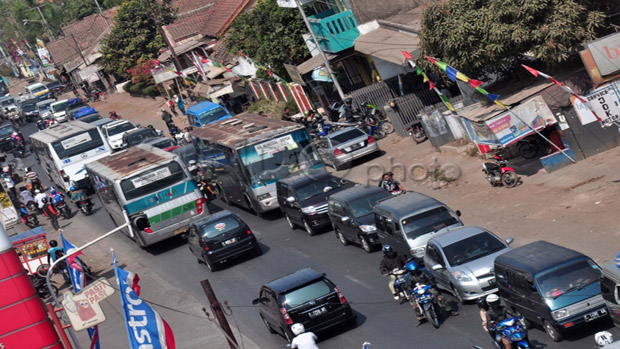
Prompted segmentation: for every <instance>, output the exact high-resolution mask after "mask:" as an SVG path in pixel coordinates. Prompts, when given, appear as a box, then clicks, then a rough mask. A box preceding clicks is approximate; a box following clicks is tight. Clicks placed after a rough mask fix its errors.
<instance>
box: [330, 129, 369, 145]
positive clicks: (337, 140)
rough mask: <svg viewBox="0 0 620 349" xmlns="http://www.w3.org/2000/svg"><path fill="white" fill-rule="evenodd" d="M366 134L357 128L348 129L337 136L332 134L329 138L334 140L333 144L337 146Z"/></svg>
mask: <svg viewBox="0 0 620 349" xmlns="http://www.w3.org/2000/svg"><path fill="white" fill-rule="evenodd" d="M365 135H366V134H365V133H364V132H362V131H361V130H358V129H356V128H354V129H351V130H348V131H346V132H343V133H339V134H337V135H335V136H331V137H329V139H330V140H331V142H332V146H334V147H335V146H337V145H339V144H342V143H346V142H348V141H350V140H352V139H355V138H358V137H362V136H365Z"/></svg>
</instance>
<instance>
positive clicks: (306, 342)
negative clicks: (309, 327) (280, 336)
mask: <svg viewBox="0 0 620 349" xmlns="http://www.w3.org/2000/svg"><path fill="white" fill-rule="evenodd" d="M291 331H293V334H294V335H295V338H293V340H292V341H291V348H297V349H319V347H318V346H317V345H316V335H315V334H314V333H312V332H306V329H305V328H304V325H303V324H293V325H292V326H291Z"/></svg>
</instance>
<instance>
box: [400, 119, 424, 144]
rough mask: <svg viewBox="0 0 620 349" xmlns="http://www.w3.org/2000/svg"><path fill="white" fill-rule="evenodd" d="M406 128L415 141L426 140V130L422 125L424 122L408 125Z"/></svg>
mask: <svg viewBox="0 0 620 349" xmlns="http://www.w3.org/2000/svg"><path fill="white" fill-rule="evenodd" d="M405 130H406V131H407V133H408V134H409V136H411V138H413V141H414V142H416V144H420V143H422V142H424V141H425V140H426V138H427V137H426V132H424V128H423V127H422V124H421V123H420V122H417V123H416V124H413V125H411V127H407V128H406V129H405Z"/></svg>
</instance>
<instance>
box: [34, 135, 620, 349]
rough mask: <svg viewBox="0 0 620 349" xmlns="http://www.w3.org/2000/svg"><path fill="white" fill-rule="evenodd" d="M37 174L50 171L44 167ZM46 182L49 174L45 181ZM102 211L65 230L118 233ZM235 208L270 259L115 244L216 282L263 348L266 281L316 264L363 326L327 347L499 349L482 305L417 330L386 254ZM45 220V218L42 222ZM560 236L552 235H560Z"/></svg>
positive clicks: (534, 338) (579, 338)
mask: <svg viewBox="0 0 620 349" xmlns="http://www.w3.org/2000/svg"><path fill="white" fill-rule="evenodd" d="M22 129H23V130H22V132H24V134H25V135H28V134H31V133H32V132H34V131H36V128H35V127H34V124H30V125H27V126H25V127H23V128H22ZM24 162H25V164H26V165H32V164H34V159H32V158H30V157H29V158H26V159H25V160H24ZM35 170H37V171H38V172H39V173H41V174H42V173H43V172H42V171H41V168H40V167H38V166H35ZM41 177H42V178H44V179H46V178H45V176H44V175H42V176H41ZM92 199H93V201H94V202H95V205H96V206H95V208H96V211H95V213H94V214H93V215H92V216H89V217H84V216H83V215H76V216H74V218H72V220H71V222H70V224H67V223H66V221H62V220H61V226H62V225H64V229H65V230H67V231H68V230H72V229H80V228H79V227H84V226H88V227H89V228H90V229H88V231H85V232H84V234H92V235H93V238H94V237H95V235H97V234H98V233H101V232H105V231H109V230H111V229H112V228H113V227H114V225H113V223H112V221H111V219H110V218H109V217H108V215H107V213H106V212H105V210H103V209H102V206H101V203H100V201H99V200H98V198H96V197H93V198H92ZM220 208H225V209H229V210H231V211H233V212H235V213H237V214H239V215H240V216H241V217H242V219H243V220H245V221H246V222H247V223H248V225H249V226H250V227H251V228H252V230H253V232H254V234H255V235H256V237H257V238H258V240H259V242H260V244H261V246H262V248H263V255H262V256H260V257H257V258H247V259H242V260H238V261H233V262H231V263H229V264H227V265H226V266H224V267H223V268H222V269H221V270H219V271H217V272H214V273H211V272H209V270H208V269H207V267H206V266H205V265H202V264H198V263H197V262H196V259H195V258H194V256H193V255H192V254H191V253H190V251H189V249H188V247H187V245H186V243H185V241H184V240H183V239H181V238H175V239H170V240H167V241H164V242H162V243H160V244H157V245H155V246H153V247H151V248H149V249H148V250H141V249H140V248H138V246H137V245H135V244H134V242H133V241H131V240H130V239H129V238H127V237H126V236H124V235H122V234H116V235H113V236H111V237H110V238H109V239H110V240H111V241H110V244H112V245H116V246H119V245H123V246H124V247H127V248H132V250H133V251H135V255H134V258H137V259H140V260H141V264H143V265H145V266H148V268H149V269H150V270H151V271H152V272H155V273H157V274H158V275H159V276H160V277H162V278H163V279H165V280H166V281H168V282H170V283H171V284H173V285H176V286H177V287H179V288H181V289H183V290H185V291H187V292H188V293H190V294H192V295H193V296H194V297H196V298H197V299H199V300H201V301H203V302H204V303H205V304H207V299H206V297H205V295H204V293H203V291H202V288H201V286H200V280H203V279H205V278H208V279H209V280H210V282H211V285H212V287H213V288H214V290H215V292H216V294H217V296H218V298H219V300H220V301H228V303H229V304H230V305H231V306H232V307H233V315H232V317H229V321H230V323H231V326H233V327H236V326H237V325H236V324H235V322H237V323H238V326H239V328H240V329H241V331H242V332H243V333H244V334H245V335H246V336H248V337H249V338H251V339H252V340H254V341H255V342H256V343H257V344H258V345H259V346H260V347H262V348H278V347H281V348H285V346H286V342H285V340H284V339H283V338H282V337H280V336H278V335H271V334H269V333H268V332H267V330H266V328H265V327H264V325H263V323H262V322H261V320H260V318H259V316H258V310H257V308H256V307H254V306H252V305H251V301H252V299H254V298H256V297H258V290H259V288H260V286H261V285H262V284H264V283H265V282H268V281H270V280H273V279H275V278H278V277H280V276H283V275H285V274H288V273H291V272H294V271H296V270H298V269H301V268H306V267H312V268H314V269H315V270H317V271H320V272H324V273H326V274H327V277H328V278H329V279H331V280H332V281H333V282H335V283H336V284H337V285H338V286H339V288H340V289H341V291H342V292H343V293H344V295H345V297H346V298H347V300H348V301H349V302H350V303H351V305H352V307H353V309H354V311H355V312H356V313H357V316H358V326H357V327H356V328H354V329H345V328H343V329H336V330H333V331H330V332H329V333H321V334H319V340H320V342H319V346H320V347H321V348H322V349H329V348H360V347H361V345H362V343H363V342H365V341H368V342H370V343H372V348H471V347H472V346H473V345H478V346H481V347H483V348H491V347H492V346H491V340H490V337H489V336H488V335H487V334H486V333H485V332H484V331H483V330H482V327H481V321H480V317H479V312H478V308H477V306H476V305H473V304H472V305H465V306H462V307H460V308H459V312H460V315H459V316H456V317H449V318H447V319H444V321H443V323H442V324H441V327H440V328H439V329H434V328H433V327H432V326H431V325H430V324H427V323H424V324H422V325H421V326H419V327H415V323H416V320H415V315H414V312H413V309H412V308H411V307H410V306H409V305H408V304H407V303H403V304H398V303H397V302H396V301H394V300H393V299H392V297H391V294H390V292H389V290H388V288H387V278H385V277H382V276H381V275H380V273H379V261H380V259H381V252H375V253H372V254H367V253H365V252H364V251H363V250H362V249H361V248H359V247H356V246H342V245H341V244H340V242H339V241H338V240H337V239H336V237H335V235H334V234H333V232H332V231H328V230H325V231H324V232H323V233H322V234H319V235H317V236H312V237H311V236H309V235H307V234H306V233H305V232H304V231H303V230H299V229H298V230H295V231H291V230H290V228H289V227H288V225H287V224H286V222H285V221H284V220H283V219H282V218H281V216H280V215H279V214H277V213H275V214H270V215H268V216H267V217H266V218H258V217H256V216H254V215H252V214H250V213H248V212H246V211H244V210H242V209H239V208H236V207H228V206H226V205H225V204H224V203H222V202H220V201H216V202H215V205H213V207H212V209H214V210H217V209H220ZM41 219H45V218H41ZM553 233H556V232H549V234H553ZM447 298H448V300H449V301H450V302H452V304H453V306H455V307H458V305H457V304H456V302H455V301H454V298H452V297H451V296H447ZM171 325H172V326H173V328H174V327H175V326H180V325H183V326H192V327H195V328H196V335H197V336H200V331H201V326H200V325H199V324H197V323H195V321H194V319H188V320H187V323H186V324H171ZM603 329H607V330H610V331H611V332H612V333H614V335H615V336H616V338H620V331H617V330H616V329H613V328H611V325H610V323H599V324H596V325H595V326H590V327H588V328H586V329H583V330H580V331H579V332H578V333H576V334H575V335H573V336H569V337H568V338H567V339H566V340H564V341H563V342H561V343H554V342H553V341H551V339H550V338H549V337H548V336H547V335H546V334H545V333H544V331H543V330H542V329H539V328H535V329H531V330H530V331H529V337H530V341H531V343H532V344H533V345H534V346H535V347H538V348H543V347H545V348H590V347H593V346H594V340H593V337H594V333H596V332H597V331H600V330H603Z"/></svg>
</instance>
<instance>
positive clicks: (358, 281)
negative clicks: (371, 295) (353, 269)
mask: <svg viewBox="0 0 620 349" xmlns="http://www.w3.org/2000/svg"><path fill="white" fill-rule="evenodd" d="M345 277H346V278H347V279H349V280H351V281H353V282H355V283H356V284H360V285H362V286H364V287H366V288H367V289H369V290H372V288H371V287H370V286H368V285H366V284H365V283H363V282H362V281H360V280H358V279H356V278H354V277H353V276H351V275H345Z"/></svg>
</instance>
